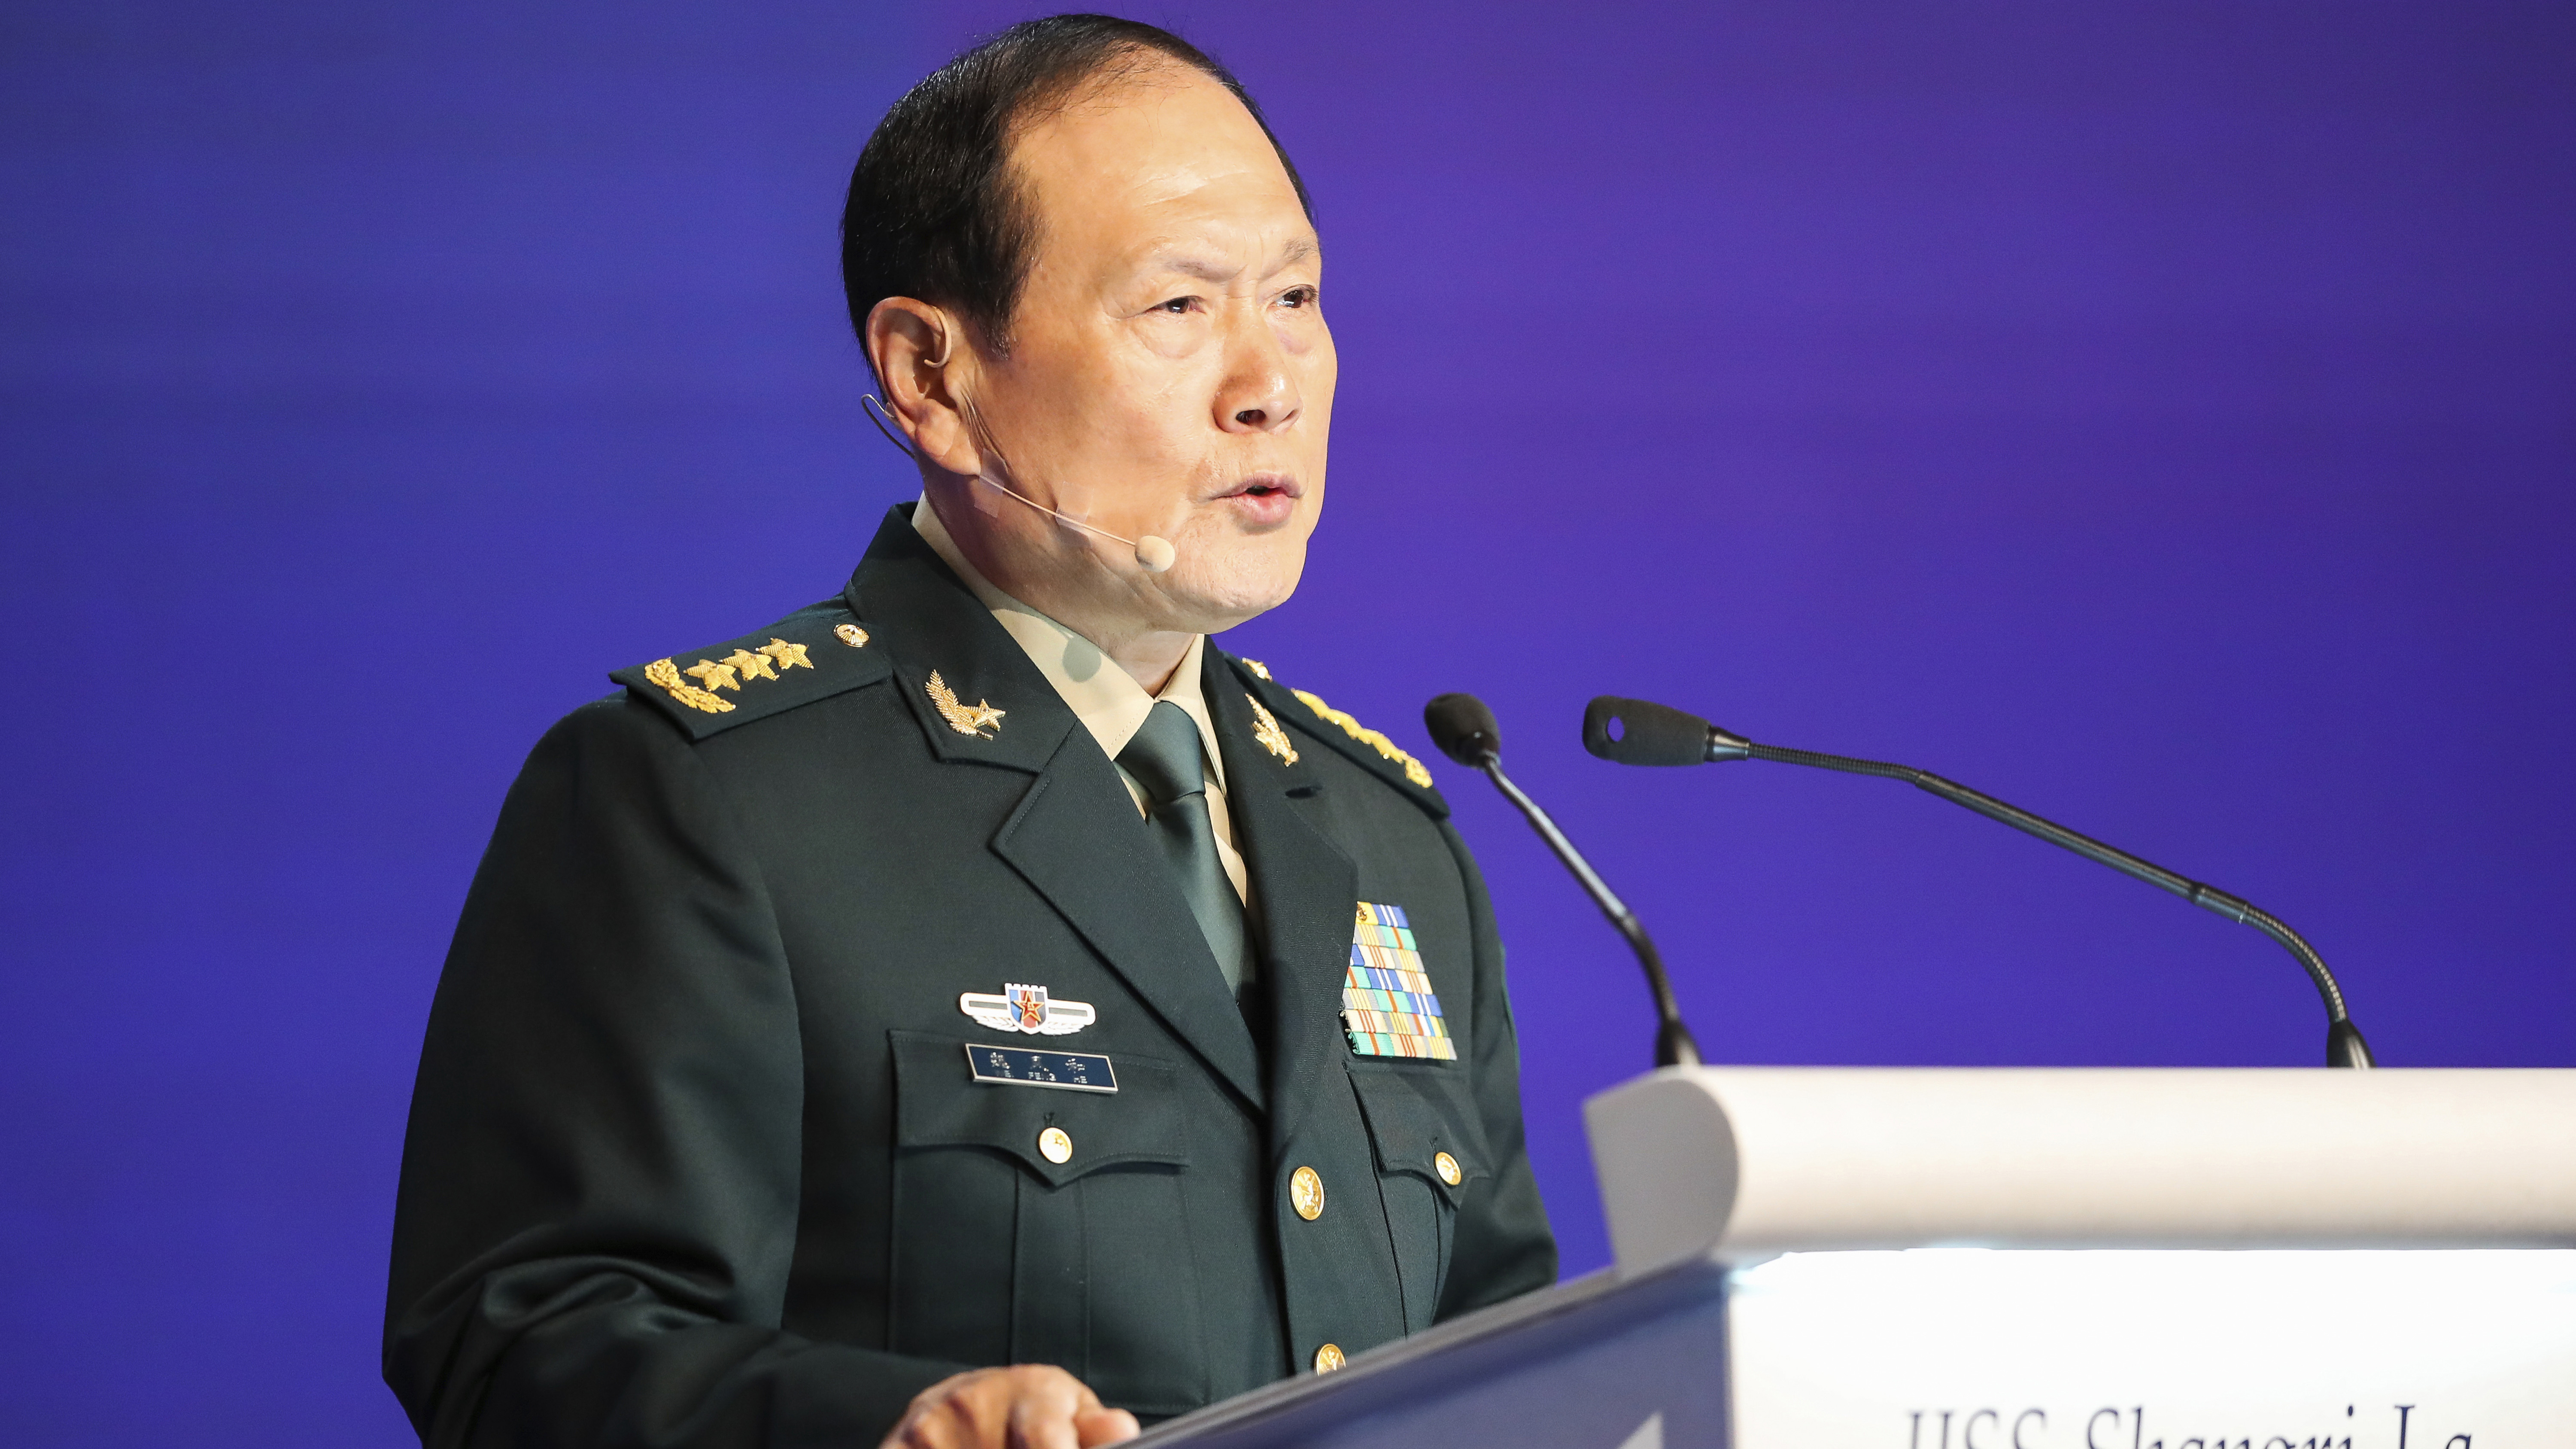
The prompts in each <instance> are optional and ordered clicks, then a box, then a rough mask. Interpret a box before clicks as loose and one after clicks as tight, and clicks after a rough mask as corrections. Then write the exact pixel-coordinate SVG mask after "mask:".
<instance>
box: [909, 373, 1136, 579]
mask: <svg viewBox="0 0 2576 1449" xmlns="http://www.w3.org/2000/svg"><path fill="white" fill-rule="evenodd" d="M859 407H860V411H862V412H865V413H867V415H868V421H869V422H872V423H875V424H876V427H877V431H878V432H880V433H884V434H885V438H886V441H887V442H889V443H892V444H894V445H895V446H896V447H898V448H901V449H902V450H903V452H904V455H905V456H906V457H908V458H911V459H913V460H914V461H915V462H918V461H920V458H921V455H920V454H919V453H917V452H914V451H913V448H912V445H911V444H909V443H906V442H905V441H904V440H903V439H901V438H898V437H896V436H895V435H894V433H893V432H892V431H891V430H890V429H889V428H888V427H887V426H886V424H885V423H884V422H882V421H879V419H878V417H877V414H878V413H879V412H881V411H883V410H884V408H885V404H883V403H881V402H878V401H877V399H876V395H875V394H874V393H869V394H866V395H864V396H862V397H861V398H860V399H859ZM967 411H968V412H969V413H970V414H971V413H972V412H973V408H972V407H971V406H970V407H969V408H968V409H967ZM976 421H977V422H978V424H980V423H981V422H982V419H980V418H979V419H977V420H976ZM977 431H979V432H980V431H982V429H981V427H980V426H979V427H978V429H977ZM983 442H984V446H985V447H986V448H988V449H990V450H991V451H992V454H993V456H994V457H996V458H998V457H1000V456H1001V455H1002V450H1001V449H1000V448H997V447H994V445H993V442H992V440H991V438H989V437H987V438H985V439H984V440H983ZM1004 466H1006V467H1007V466H1008V464H1005V465H1004ZM975 478H976V481H977V482H980V483H989V484H991V485H992V486H993V487H995V488H998V489H1000V490H1001V491H1002V492H1004V493H1006V494H1009V495H1010V496H1011V497H1013V498H1016V499H1018V500H1020V501H1021V502H1022V503H1025V504H1027V505H1028V506H1030V507H1031V508H1034V509H1036V510H1037V511H1038V512H1040V513H1043V514H1045V515H1046V516H1047V517H1049V518H1052V519H1054V520H1055V521H1056V522H1058V523H1061V524H1064V525H1065V526H1066V527H1068V528H1079V529H1081V530H1082V531H1083V532H1085V533H1096V534H1098V535H1100V536H1101V537H1102V538H1105V539H1108V540H1109V541H1111V542H1112V543H1123V544H1125V545H1127V546H1128V547H1129V548H1132V549H1134V550H1135V551H1136V567H1138V568H1140V569H1143V570H1144V571H1145V572H1147V573H1149V574H1159V573H1164V572H1167V571H1169V570H1170V568H1171V567H1172V562H1173V560H1174V559H1176V558H1178V557H1179V556H1180V554H1179V551H1178V550H1176V549H1174V548H1173V547H1172V541H1171V540H1170V539H1168V538H1157V537H1155V536H1154V535H1152V534H1150V533H1148V534H1145V535H1142V536H1141V537H1137V538H1122V537H1120V536H1119V535H1117V534H1114V533H1111V532H1110V531H1109V530H1108V529H1105V528H1100V527H1097V526H1095V525H1092V524H1088V523H1085V522H1083V521H1082V520H1081V519H1079V518H1072V517H1068V516H1066V515H1065V514H1062V513H1058V512H1057V511H1056V510H1054V509H1052V508H1049V507H1047V506H1046V505H1045V504H1043V503H1040V502H1039V501H1037V500H1036V499H1034V498H1031V497H1029V496H1028V495H1027V494H1024V493H1021V492H1020V491H1018V490H1017V489H1015V488H1013V487H1011V485H1009V484H1008V483H1005V482H1003V481H1001V480H1000V479H998V478H995V477H993V476H991V475H989V474H987V473H984V472H982V471H980V470H979V471H978V472H977V473H976V474H975Z"/></svg>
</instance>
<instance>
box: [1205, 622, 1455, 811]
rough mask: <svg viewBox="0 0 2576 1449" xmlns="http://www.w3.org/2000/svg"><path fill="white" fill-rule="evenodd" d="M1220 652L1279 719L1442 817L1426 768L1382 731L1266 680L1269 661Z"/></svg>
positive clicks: (1444, 804) (1441, 801)
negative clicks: (1345, 756)
mask: <svg viewBox="0 0 2576 1449" xmlns="http://www.w3.org/2000/svg"><path fill="white" fill-rule="evenodd" d="M1222 657H1223V658H1224V660H1225V662H1226V663H1227V664H1229V665H1231V666H1232V667H1233V669H1234V672H1235V674H1236V675H1237V676H1238V677H1239V678H1241V679H1242V681H1243V687H1244V688H1245V689H1246V690H1248V691H1250V692H1251V694H1252V696H1253V697H1254V698H1255V699H1257V700H1259V701H1261V703H1262V704H1263V705H1264V706H1265V707H1267V708H1268V709H1270V710H1271V711H1273V712H1275V713H1276V714H1277V716H1278V717H1279V718H1280V719H1282V720H1285V721H1287V722H1288V723H1289V724H1292V725H1294V726H1296V727H1297V728H1298V729H1299V730H1301V731H1302V732H1304V733H1306V734H1308V735H1311V736H1313V737H1314V738H1315V739H1317V740H1319V741H1321V742H1323V743H1324V744H1326V745H1328V746H1330V747H1331V748H1332V749H1333V750H1334V751H1336V752H1337V753H1340V754H1343V755H1347V756H1349V757H1350V758H1351V759H1352V760H1353V761H1355V762H1356V763H1358V764H1359V765H1360V767H1361V768H1363V769H1365V770H1367V771H1368V772H1369V773H1370V774H1373V775H1375V776H1377V777H1378V778H1379V779H1382V780H1384V781H1386V782H1387V783H1388V784H1390V785H1392V786H1394V787H1395V789H1396V791H1397V793H1399V794H1401V795H1403V796H1404V797H1405V798H1407V799H1409V800H1411V801H1413V803H1415V804H1416V805H1419V806H1421V807H1422V808H1423V809H1424V810H1426V811H1429V812H1430V813H1431V815H1432V817H1433V818H1434V819H1446V818H1447V817H1448V814H1449V802H1448V801H1447V800H1444V799H1442V798H1441V796H1440V792H1439V791H1438V790H1437V789H1435V788H1433V787H1432V784H1431V770H1430V768H1429V767H1428V766H1426V765H1424V764H1423V763H1422V762H1421V761H1420V760H1417V759H1415V758H1414V757H1413V756H1411V755H1409V754H1406V753H1405V752H1404V749H1403V747H1402V746H1399V745H1398V744H1396V742H1395V741H1393V740H1391V739H1388V738H1387V737H1386V735H1385V734H1384V733H1383V732H1381V731H1378V730H1373V729H1370V728H1369V727H1368V726H1367V725H1364V724H1361V723H1360V722H1359V721H1358V720H1356V719H1353V718H1352V717H1351V716H1350V715H1349V714H1348V713H1347V712H1345V711H1343V710H1338V709H1335V708H1333V707H1332V706H1331V705H1329V704H1326V703H1325V702H1324V700H1323V697H1322V696H1320V695H1316V694H1310V693H1308V692H1307V691H1305V690H1302V689H1290V688H1288V687H1287V686H1285V685H1283V684H1281V683H1279V682H1278V681H1277V680H1275V679H1272V678H1271V677H1270V669H1269V666H1267V665H1265V664H1263V663H1262V662H1261V661H1260V660H1258V659H1244V658H1240V657H1238V656H1236V655H1232V654H1224V655H1222Z"/></svg>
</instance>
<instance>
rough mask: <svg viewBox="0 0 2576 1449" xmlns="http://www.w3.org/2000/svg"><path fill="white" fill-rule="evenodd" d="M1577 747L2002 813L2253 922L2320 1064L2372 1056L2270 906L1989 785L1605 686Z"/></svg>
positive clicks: (1628, 761) (2329, 979)
mask: <svg viewBox="0 0 2576 1449" xmlns="http://www.w3.org/2000/svg"><path fill="white" fill-rule="evenodd" d="M1614 724H1615V725H1616V726H1617V727H1618V733H1617V734H1616V735H1615V736H1614V735H1613V734H1612V733H1611V727H1612V726H1613V725H1614ZM1434 733H1435V734H1436V733H1437V731H1434ZM1583 748H1585V749H1587V750H1589V751H1591V752H1592V753H1593V754H1594V755H1597V756H1599V757H1600V758H1602V759H1605V760H1611V761H1615V762H1617V763H1619V764H1622V765H1703V764H1714V763H1717V762H1719V761H1724V760H1771V761H1775V762H1777V763H1780V764H1783V765H1805V766H1808V767H1810V768H1812V769H1818V770H1840V771H1842V772H1843V773H1845V774H1849V775H1876V776H1878V777H1879V778H1881V779H1887V780H1903V781H1905V782H1906V783H1908V784H1911V785H1914V786H1916V787H1917V788H1919V789H1923V790H1927V791H1929V792H1931V793H1932V794H1935V795H1938V796H1940V797H1941V798H1942V799H1944V800H1947V801H1949V802H1951V803H1952V804H1954V805H1964V806H1966V807H1968V808H1969V809H1971V810H1974V811H1976V812H1977V813H1978V814H1980V815H1983V816H1985V817H1986V818H1987V819H1989V820H2000V821H2002V822H2003V823H2004V824H2006V825H2009V826H2011V827H2012V828H2014V829H2015V830H2019V831H2022V832H2024V833H2026V834H2030V835H2036V836H2038V837H2039V838H2040V839H2042V840H2045V841H2047V842H2048V843H2049V844H2051V845H2056V846H2061V847H2063V848H2065V849H2067V850H2071V851H2073V852H2075V853H2076V854H2077V855H2080V856H2083V857H2084V858H2085V859H2087V860H2097V861H2100V862H2101V863H2102V864H2104V865H2107V866H2109V867H2111V868H2112V869H2113V870H2116V871H2118V872H2120V873H2121V874H2122V875H2129V876H2135V877H2137V878H2138V879H2139V880H2142V881H2145V882H2146V883H2147V884H2149V885H2152V886H2158V887H2161V888H2163V889H2165V890H2169V891H2171V892H2173V893H2174V894H2175V895H2178V896H2180V897H2182V898H2183V899H2184V900H2187V901H2189V902H2191V903H2192V904H2193V905H2196V906H2199V907H2201V908H2202V909H2204V910H2208V911H2215V912H2216V913H2218V914H2219V915H2222V916H2225V917H2226V918H2227V919H2229V920H2231V921H2235V922H2237V923H2238V924H2240V925H2247V926H2252V927H2253V928H2254V929H2256V930H2258V931H2261V932H2262V933H2263V934H2264V935H2267V936H2269V937H2271V938H2272V939H2273V940H2275V941H2278V942H2280V943H2281V944H2282V945H2283V946H2284V947H2286V948H2288V950H2289V952H2290V954H2291V955H2292V956H2295V957H2297V958H2298V961H2299V965H2300V966H2301V967H2302V968H2303V969H2305V970H2306V971H2307V973H2308V979H2309V980H2310V981H2312V982H2314V983H2316V988H2317V994H2318V995H2319V996H2321V997H2323V998H2324V999H2325V1005H2326V1065H2327V1066H2330V1067H2368V1066H2374V1065H2376V1063H2375V1062H2373V1061H2372V1059H2371V1055H2370V1045H2369V1043H2367V1042H2365V1041H2363V1040H2362V1039H2361V1028H2359V1027H2357V1026H2354V1025H2353V1024H2352V1016H2351V1013H2350V1012H2349V1011H2347V1010H2346V1009H2345V1007H2344V1001H2343V988H2342V987H2341V986H2338V985H2336V984H2335V979H2334V973H2333V972H2331V971H2329V970H2327V969H2326V963H2325V958H2324V957H2322V956H2319V955H2318V954H2317V951H2316V948H2315V947H2314V946H2311V945H2309V944H2308V943H2307V942H2306V941H2305V940H2303V939H2301V937H2300V935H2299V933H2298V932H2296V931H2293V930H2291V929H2290V928H2289V927H2288V926H2287V925H2285V924H2283V923H2282V922H2281V921H2280V920H2279V919H2278V918H2276V917H2274V916H2272V915H2271V914H2270V913H2268V912H2266V911H2263V910H2260V909H2257V908H2256V907H2255V906H2254V905H2253V904H2252V903H2251V902H2248V901H2245V900H2241V899H2239V898H2237V897H2235V896H2232V895H2229V894H2228V893H2227V892H2225V891H2222V890H2218V889H2216V888H2215V887H2211V886H2205V885H2202V884H2201V883H2200V882H2198V881H2195V880H2191V879H2189V878H2187V877H2184V876H2180V875H2176V874H2175V873H2173V872H2172V871H2169V870H2167V869H2165V868H2164V867H2163V866H2160V865H2153V864H2150V863H2149V862H2147V861H2143V860H2140V859H2139V858H2138V857H2136V856H2134V855H2131V854H2129V853H2128V852H2127V851H2125V850H2121V849H2119V848H2117V847H2115V846H2109V845H2104V844H2103V843H2102V842H2101V841H2098V840H2095V839H2093V838H2092V837H2091V836H2087V835H2079V834H2077V833H2076V832H2074V831H2072V830H2069V829H2067V828H2066V827H2065V826H2063V825H2059V824H2057V823H2055V822H2054V821H2049V820H2043V819H2041V818H2040V817H2038V816H2036V815H2033V814H2031V813H2030V812H2029V811H2027V810H2023V809H2021V808H2019V807H2017V806H2012V805H2007V804H2005V803H2004V802H2003V801H2001V800H1998V799H1996V798H1995V797H1993V796H1992V795H1985V794H1980V793H1978V792H1977V791H1975V790H1971V789H1969V788H1968V787H1967V786H1965V785H1961V784H1957V783H1955V782H1953V781H1949V780H1944V779H1942V778H1941V777H1940V776H1938V775H1935V774H1933V773H1931V772H1930V771H1928V770H1918V769H1915V768H1914V767H1913V766H1911V765H1891V764H1886V763H1884V762H1882V761H1878V760H1856V759H1853V758H1851V757H1849V756H1847V755H1823V754H1818V753H1816V752H1815V751H1813V750H1791V749H1783V748H1781V747H1780V746H1778V745H1757V744H1755V743H1754V742H1753V741H1751V740H1748V739H1746V738H1744V737H1743V736H1742V735H1739V734H1735V733H1732V732H1730V731H1727V730H1723V729H1720V728H1718V727H1717V726H1715V725H1713V724H1710V723H1709V722H1708V721H1707V720H1704V719H1701V718H1700V717H1699V716H1697V715H1695V714H1685V713H1683V712H1682V711H1680V710H1677V709H1674V708H1672V707H1671V706H1669V705H1661V704H1653V703H1650V702H1648V701H1646V700H1642V699H1621V698H1619V697H1618V696H1616V695H1609V694H1605V695H1602V696H1601V697H1599V698H1598V699H1595V700H1593V701H1592V703H1590V704H1589V705H1586V706H1585V707H1584V710H1583Z"/></svg>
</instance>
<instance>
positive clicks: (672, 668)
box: [644, 659, 733, 714]
mask: <svg viewBox="0 0 2576 1449" xmlns="http://www.w3.org/2000/svg"><path fill="white" fill-rule="evenodd" d="M693 672H694V671H693ZM644 678H645V680H646V681H647V682H649V683H652V684H657V685H659V686H661V687H662V689H663V690H664V691H665V692H666V693H668V694H669V695H670V696H671V697H672V698H673V699H676V700H678V701H679V702H680V703H682V704H684V705H687V706H688V707H689V708H691V709H694V710H696V711H698V712H699V713H700V714H730V713H732V711H733V705H732V703H731V702H730V701H727V700H721V699H718V698H716V697H715V696H714V695H712V694H709V693H707V692H706V691H705V690H703V689H700V688H698V687H697V686H696V685H694V684H691V683H689V682H688V681H687V680H685V679H682V678H681V677H680V666H678V665H676V664H674V663H672V662H671V661H670V660H668V659H656V660H654V661H653V662H652V663H650V664H647V665H645V666H644Z"/></svg>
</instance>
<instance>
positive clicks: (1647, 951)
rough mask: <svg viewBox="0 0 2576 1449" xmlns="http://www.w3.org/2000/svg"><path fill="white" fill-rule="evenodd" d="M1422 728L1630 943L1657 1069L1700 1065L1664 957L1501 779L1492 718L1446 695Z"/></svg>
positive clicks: (1468, 697)
mask: <svg viewBox="0 0 2576 1449" xmlns="http://www.w3.org/2000/svg"><path fill="white" fill-rule="evenodd" d="M1422 723H1423V724H1424V725H1425V726H1427V727H1428V728H1429V729H1430V731H1431V742H1432V743H1433V744H1435V745H1438V746H1439V747H1440V753H1442V754H1444V755H1447V756H1448V757H1449V758H1451V759H1453V760H1456V761H1457V762H1458V763H1459V764H1462V765H1466V766H1468V767H1470V768H1472V769H1477V770H1482V771H1484V772H1485V778H1487V779H1489V780H1492V781H1493V782H1494V788H1495V789H1497V790H1500V791H1502V792H1503V798H1504V799H1506V800H1509V801H1511V802H1512V804H1513V805H1515V806H1517V807H1518V808H1519V810H1520V812H1521V814H1522V815H1524V816H1526V817H1528V819H1529V823H1530V828H1531V829H1533V830H1536V831H1537V832H1538V836H1539V839H1541V840H1544V841H1546V842H1547V848H1548V849H1550V850H1552V851H1554V852H1556V858H1557V859H1558V860H1561V861H1563V862H1564V863H1565V868H1566V869H1567V870H1569V871H1572V872H1573V873H1574V879H1575V881H1576V882H1577V883H1578V884H1580V885H1581V886H1582V887H1583V890H1584V894H1586V895H1589V896H1590V897H1592V903H1593V904H1594V905H1596V906H1599V907H1600V908H1601V914H1603V915H1605V916H1608V917H1609V918H1610V924H1611V925H1612V926H1615V927H1617V928H1618V931H1619V934H1620V935H1622V936H1624V937H1626V938H1627V941H1628V949H1629V950H1631V951H1634V952H1636V953H1637V964H1638V965H1640V966H1643V967H1645V968H1646V986H1647V988H1648V989H1649V990H1651V991H1652V992H1653V993H1654V996H1655V1019H1656V1028H1655V1065H1656V1066H1659V1067H1695V1066H1698V1065H1699V1043H1698V1042H1696V1041H1694V1040H1692V1038H1691V1034H1690V1028H1689V1027H1687V1026H1684V1025H1682V1009H1681V1005H1680V1003H1678V1002H1676V1001H1675V1000H1674V999H1673V983H1672V978H1671V977H1669V976H1667V975H1665V974H1664V957H1663V953H1662V952H1660V951H1657V950H1656V949H1655V943H1654V941H1653V940H1652V939H1651V938H1650V937H1648V936H1647V935H1646V928H1645V927H1644V926H1641V925H1639V924H1638V923H1637V915H1636V913H1635V912H1634V911H1631V910H1629V909H1628V904H1627V902H1625V901H1622V900H1620V899H1619V897H1618V896H1616V895H1614V894H1612V893H1611V890H1610V887H1609V885H1608V884H1607V883H1606V882H1604V881H1603V880H1602V879H1601V875H1600V873H1599V872H1598V871H1595V870H1594V869H1593V868H1592V863H1591V862H1590V861H1587V860H1585V859H1584V858H1583V852H1581V851H1579V850H1576V849H1575V848H1574V842H1573V841H1571V840H1568V839H1566V838H1565V832H1564V831H1562V830H1559V829H1557V828H1556V822H1555V821H1554V820H1551V819H1549V818H1548V814H1547V812H1546V811H1544V810H1541V809H1540V808H1539V807H1538V802H1537V801H1535V800H1532V799H1531V798H1530V797H1529V796H1527V795H1525V794H1523V793H1521V787H1520V786H1518V785H1515V784H1513V783H1512V782H1511V777H1510V776H1508V775H1505V774H1504V773H1503V738H1502V729H1501V727H1500V726H1498V725H1496V724H1495V723H1494V712H1493V711H1492V710H1490V709H1487V708H1486V707H1485V702H1484V701H1483V700H1481V699H1478V698H1476V697H1475V696H1474V695H1472V694H1444V695H1442V696H1440V697H1439V698H1438V699H1435V700H1433V701H1431V703H1429V704H1427V705H1424V706H1423V707H1422Z"/></svg>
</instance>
